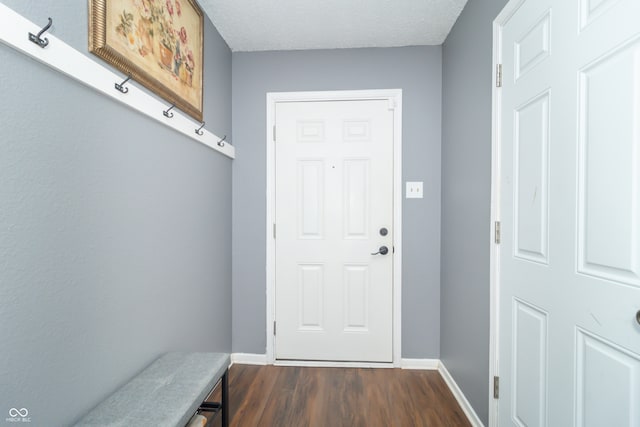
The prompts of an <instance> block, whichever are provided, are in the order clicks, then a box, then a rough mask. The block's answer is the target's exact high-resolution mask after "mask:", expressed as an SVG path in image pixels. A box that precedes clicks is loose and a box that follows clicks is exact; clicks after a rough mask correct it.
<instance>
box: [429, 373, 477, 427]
mask: <svg viewBox="0 0 640 427" xmlns="http://www.w3.org/2000/svg"><path fill="white" fill-rule="evenodd" d="M438 372H440V375H442V378H443V379H444V382H446V383H447V385H448V386H449V390H451V393H453V396H454V397H455V398H456V400H457V401H458V404H459V405H460V407H461V408H462V410H463V411H464V413H465V415H466V416H467V418H468V419H469V422H470V423H471V425H472V426H473V427H484V424H482V421H481V420H480V417H478V414H476V411H474V410H473V407H472V406H471V404H470V403H469V401H468V400H467V398H466V397H465V395H464V393H462V390H460V387H458V384H456V382H455V380H454V379H453V377H452V376H451V374H450V373H449V371H448V370H447V368H446V367H445V366H444V364H443V363H442V361H440V363H439V364H438Z"/></svg>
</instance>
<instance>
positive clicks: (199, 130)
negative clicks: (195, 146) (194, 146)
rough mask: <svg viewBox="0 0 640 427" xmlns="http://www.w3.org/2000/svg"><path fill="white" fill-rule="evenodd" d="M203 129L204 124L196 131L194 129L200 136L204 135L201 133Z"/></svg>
mask: <svg viewBox="0 0 640 427" xmlns="http://www.w3.org/2000/svg"><path fill="white" fill-rule="evenodd" d="M203 127H204V122H202V126H200V127H199V128H198V129H196V133H197V134H198V135H200V136H202V135H204V132H202V128H203Z"/></svg>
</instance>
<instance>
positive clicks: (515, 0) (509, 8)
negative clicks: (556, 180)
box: [488, 0, 526, 427]
mask: <svg viewBox="0 0 640 427" xmlns="http://www.w3.org/2000/svg"><path fill="white" fill-rule="evenodd" d="M525 1H526V0H509V2H508V3H507V4H506V5H505V6H504V8H503V9H502V11H500V13H499V14H498V16H497V17H496V19H495V20H494V21H493V54H492V55H493V59H492V64H493V73H492V81H491V215H490V221H491V222H490V227H489V229H490V237H489V242H490V243H489V244H490V255H489V263H490V266H489V304H490V308H489V313H490V315H489V329H490V330H489V378H488V379H489V381H488V382H489V402H488V403H489V427H497V426H498V419H499V417H498V411H499V399H494V397H493V393H494V384H493V378H494V376H497V377H499V376H500V360H499V357H498V355H499V354H500V244H496V243H495V237H496V222H499V221H500V191H501V183H502V181H501V180H502V174H501V172H502V171H501V167H500V162H501V153H500V150H501V149H502V130H501V129H502V117H501V112H502V88H501V87H498V84H497V82H498V78H500V79H502V76H501V75H500V76H498V66H501V64H502V51H503V46H502V29H503V27H504V25H505V24H506V23H507V22H508V21H509V20H510V19H511V17H512V16H513V15H514V14H515V13H516V12H517V10H518V9H519V8H520V6H522V4H523V3H524V2H525ZM502 398H503V399H504V398H508V396H503V397H502Z"/></svg>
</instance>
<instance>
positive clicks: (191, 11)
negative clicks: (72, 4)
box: [89, 0, 204, 121]
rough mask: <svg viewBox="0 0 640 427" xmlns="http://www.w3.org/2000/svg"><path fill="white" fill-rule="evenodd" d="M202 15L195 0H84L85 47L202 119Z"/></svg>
mask: <svg viewBox="0 0 640 427" xmlns="http://www.w3.org/2000/svg"><path fill="white" fill-rule="evenodd" d="M203 18H204V15H203V13H202V9H200V6H198V4H197V3H196V2H195V0H89V51H90V52H92V53H93V54H95V55H97V56H99V57H100V58H102V59H103V60H105V61H106V62H108V63H109V64H111V65H113V66H114V67H116V68H117V69H119V70H120V71H122V72H123V73H125V74H127V75H131V77H132V78H133V79H134V80H135V81H137V82H139V83H141V84H142V85H143V86H145V87H146V88H148V89H149V90H151V91H153V92H155V93H156V94H157V95H159V96H160V97H162V98H164V99H165V100H166V101H167V102H169V103H171V104H175V106H176V107H177V108H179V109H181V110H182V111H184V112H186V113H187V114H189V115H190V116H192V117H193V118H195V119H196V120H198V121H202V98H203V79H202V78H203V68H204V61H203V60H204V56H203V51H204V48H203V47H204V23H203V20H204V19H203Z"/></svg>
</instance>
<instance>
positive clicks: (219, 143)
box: [218, 135, 227, 147]
mask: <svg viewBox="0 0 640 427" xmlns="http://www.w3.org/2000/svg"><path fill="white" fill-rule="evenodd" d="M225 139H227V135H225V136H224V137H222V139H221V140H220V141H218V146H220V147H224V140H225Z"/></svg>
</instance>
